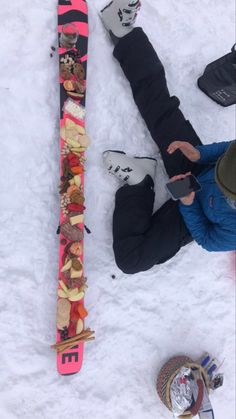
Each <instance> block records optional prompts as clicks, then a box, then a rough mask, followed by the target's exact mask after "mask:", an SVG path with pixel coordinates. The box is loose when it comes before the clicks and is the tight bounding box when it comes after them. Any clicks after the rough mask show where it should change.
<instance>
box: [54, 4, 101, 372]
mask: <svg viewBox="0 0 236 419" xmlns="http://www.w3.org/2000/svg"><path fill="white" fill-rule="evenodd" d="M58 37H59V66H60V163H61V164H60V176H61V182H60V196H61V211H60V254H59V282H58V297H57V342H56V344H55V345H52V347H53V348H54V349H56V351H57V369H58V372H59V373H60V374H62V375H69V374H74V373H76V372H78V371H79V370H80V368H81V366H82V361H83V351H84V342H85V341H89V340H93V339H94V337H93V336H92V334H93V332H92V331H91V330H90V329H86V328H85V318H86V316H87V311H86V309H85V306H84V295H85V292H86V288H87V284H86V277H85V273H84V267H83V262H84V248H83V237H84V210H85V206H84V162H85V156H84V152H85V150H86V148H87V147H88V145H89V138H88V137H87V135H86V132H85V124H84V120H85V96H86V65H87V47H88V10H87V4H86V1H85V0H59V4H58Z"/></svg>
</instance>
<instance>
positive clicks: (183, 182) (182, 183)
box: [166, 175, 201, 200]
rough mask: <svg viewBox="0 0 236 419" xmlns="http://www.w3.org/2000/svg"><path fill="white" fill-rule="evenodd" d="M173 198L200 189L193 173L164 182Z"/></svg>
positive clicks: (181, 196)
mask: <svg viewBox="0 0 236 419" xmlns="http://www.w3.org/2000/svg"><path fill="white" fill-rule="evenodd" d="M166 186H167V189H168V190H169V192H170V194H171V196H172V198H173V199H176V200H177V199H180V198H183V197H184V196H187V195H189V194H190V192H193V191H194V192H197V191H200V190H201V185H200V183H199V182H198V181H197V179H196V178H195V176H193V175H189V176H187V177H185V178H184V179H180V180H175V181H174V182H168V183H167V184H166Z"/></svg>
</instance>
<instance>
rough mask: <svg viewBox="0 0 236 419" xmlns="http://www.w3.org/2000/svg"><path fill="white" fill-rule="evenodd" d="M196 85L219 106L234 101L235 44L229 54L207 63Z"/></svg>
mask: <svg viewBox="0 0 236 419" xmlns="http://www.w3.org/2000/svg"><path fill="white" fill-rule="evenodd" d="M198 87H199V88H200V89H201V90H202V91H203V92H204V93H206V95H207V96H209V97H210V98H211V99H213V100H214V101H215V102H217V103H218V104H219V105H221V106H230V105H233V104H235V103H236V44H234V46H233V47H232V49H231V52H230V53H229V54H226V55H224V57H221V58H219V59H218V60H216V61H214V62H212V63H210V64H208V66H207V67H206V68H205V71H204V73H203V75H202V76H201V77H200V78H199V79H198Z"/></svg>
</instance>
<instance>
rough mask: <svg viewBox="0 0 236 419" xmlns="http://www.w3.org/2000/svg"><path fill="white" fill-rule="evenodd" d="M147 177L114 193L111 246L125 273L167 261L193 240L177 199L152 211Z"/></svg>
mask: <svg viewBox="0 0 236 419" xmlns="http://www.w3.org/2000/svg"><path fill="white" fill-rule="evenodd" d="M153 202H154V191H153V182H152V180H151V178H150V177H146V178H145V180H144V181H143V182H141V183H139V184H138V185H135V186H128V185H127V186H124V187H122V188H120V189H119V190H118V191H117V193H116V204H115V211H114V216H113V239H114V241H113V249H114V254H115V260H116V263H117V265H118V267H119V268H120V269H121V270H122V271H123V272H124V273H127V274H134V273H137V272H141V271H146V270H148V269H150V268H151V267H152V266H154V265H156V264H160V263H164V262H166V261H167V260H168V259H170V258H171V257H173V256H174V255H175V254H176V253H177V252H178V251H179V249H180V248H181V247H182V246H184V245H185V244H187V243H189V242H190V241H192V238H191V236H190V234H189V232H188V230H187V229H186V227H185V224H184V222H183V219H182V216H181V214H180V212H179V210H178V204H177V202H176V201H172V200H169V201H167V202H166V203H165V204H164V205H163V206H162V207H161V208H160V209H159V210H158V211H157V212H156V213H155V214H154V215H152V211H153Z"/></svg>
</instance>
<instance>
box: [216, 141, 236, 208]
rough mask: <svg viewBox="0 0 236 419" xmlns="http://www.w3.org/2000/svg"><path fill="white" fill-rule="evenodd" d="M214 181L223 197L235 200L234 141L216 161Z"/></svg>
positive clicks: (235, 169)
mask: <svg viewBox="0 0 236 419" xmlns="http://www.w3.org/2000/svg"><path fill="white" fill-rule="evenodd" d="M215 180H216V183H217V185H218V186H219V188H220V190H221V191H222V192H223V194H224V195H225V196H227V197H228V198H231V199H233V200H236V140H235V141H233V142H232V143H231V144H230V146H229V148H228V149H227V151H226V152H225V153H224V154H223V156H221V157H220V158H219V159H218V160H217V163H216V168H215Z"/></svg>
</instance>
